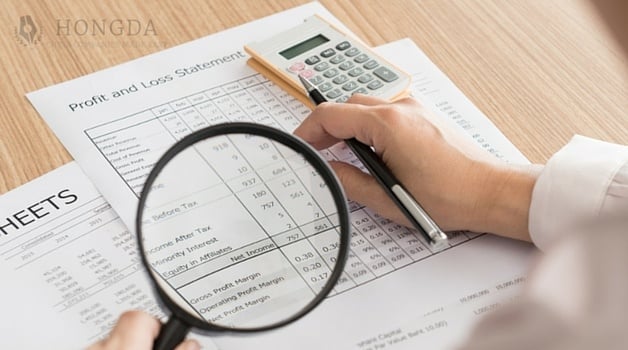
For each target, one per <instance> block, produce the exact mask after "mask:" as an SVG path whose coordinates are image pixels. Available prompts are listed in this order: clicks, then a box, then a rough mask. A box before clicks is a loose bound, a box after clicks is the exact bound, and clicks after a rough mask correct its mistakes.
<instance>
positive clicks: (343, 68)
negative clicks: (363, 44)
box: [338, 61, 354, 70]
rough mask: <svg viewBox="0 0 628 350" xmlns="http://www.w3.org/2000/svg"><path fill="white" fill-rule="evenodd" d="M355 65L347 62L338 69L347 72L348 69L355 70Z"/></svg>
mask: <svg viewBox="0 0 628 350" xmlns="http://www.w3.org/2000/svg"><path fill="white" fill-rule="evenodd" d="M353 66H354V64H353V62H351V61H347V62H343V63H342V64H341V65H339V66H338V68H340V69H342V70H347V69H351V68H353Z"/></svg>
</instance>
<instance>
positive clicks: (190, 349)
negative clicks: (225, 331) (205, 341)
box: [174, 339, 201, 350]
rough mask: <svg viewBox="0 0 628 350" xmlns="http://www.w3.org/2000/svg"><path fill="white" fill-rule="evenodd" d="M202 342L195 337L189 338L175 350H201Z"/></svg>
mask: <svg viewBox="0 0 628 350" xmlns="http://www.w3.org/2000/svg"><path fill="white" fill-rule="evenodd" d="M200 349H201V344H199V343H198V342H197V341H196V340H194V339H188V340H186V341H184V342H183V343H181V344H179V345H178V346H177V347H176V348H175V349H174V350H200Z"/></svg>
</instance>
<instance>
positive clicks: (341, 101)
mask: <svg viewBox="0 0 628 350" xmlns="http://www.w3.org/2000/svg"><path fill="white" fill-rule="evenodd" d="M348 99H349V96H347V95H345V96H342V97H341V98H339V99H337V100H336V102H338V103H343V102H347V100H348Z"/></svg>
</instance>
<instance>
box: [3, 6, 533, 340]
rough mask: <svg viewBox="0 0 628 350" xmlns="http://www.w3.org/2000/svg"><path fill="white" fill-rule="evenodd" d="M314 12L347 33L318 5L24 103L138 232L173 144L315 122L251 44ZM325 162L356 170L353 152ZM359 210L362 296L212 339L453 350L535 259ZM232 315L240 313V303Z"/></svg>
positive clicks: (490, 142) (428, 70)
mask: <svg viewBox="0 0 628 350" xmlns="http://www.w3.org/2000/svg"><path fill="white" fill-rule="evenodd" d="M313 14H319V15H321V16H322V17H324V18H326V19H328V20H329V21H331V22H332V23H336V24H337V25H339V26H341V27H342V25H341V24H340V23H338V22H337V20H336V19H334V18H333V16H331V14H330V13H329V12H328V11H327V10H325V9H324V8H323V7H322V6H320V5H319V4H317V3H313V4H308V5H304V6H301V7H298V8H295V9H292V10H289V11H286V12H282V13H279V14H276V15H273V16H270V17H267V18H264V19H261V20H258V21H254V22H251V23H249V24H246V25H243V26H240V27H236V28H234V29H231V30H228V31H225V32H222V33H218V34H215V35H211V36H208V37H205V38H201V39H198V40H195V41H192V42H189V43H186V44H184V45H180V46H178V47H174V48H171V49H168V50H165V51H162V52H159V53H156V54H153V55H149V56H146V57H143V58H140V59H137V60H134V61H131V62H128V63H125V64H122V65H119V66H116V67H112V68H109V69H106V70H103V71H100V72H96V73H93V74H90V75H87V76H85V77H82V78H78V79H75V80H72V81H68V82H65V83H62V84H59V85H55V86H51V87H48V88H45V89H42V90H39V91H36V92H33V93H30V94H29V95H28V98H29V99H30V101H31V102H32V104H33V105H34V106H35V108H36V109H37V110H38V112H39V113H40V114H41V115H42V117H43V118H44V119H45V120H46V121H47V122H48V123H49V125H50V126H51V127H52V129H53V130H54V132H55V133H56V134H57V135H58V137H59V138H60V139H61V141H62V142H63V143H64V145H65V146H66V147H67V149H68V150H69V152H70V153H71V154H72V155H73V156H74V158H75V159H76V161H77V162H78V164H79V165H80V166H81V168H82V169H83V170H84V171H85V173H86V174H87V176H88V177H89V178H90V179H91V180H92V181H93V182H94V184H95V186H96V187H97V188H98V190H99V191H100V192H101V193H102V195H103V196H104V198H106V200H107V201H108V203H110V204H111V206H112V207H113V209H115V210H116V212H117V213H118V214H119V215H120V218H121V219H122V221H123V222H124V223H125V224H126V225H127V227H128V230H129V231H130V232H133V231H134V227H133V225H134V219H135V217H134V216H135V212H136V205H137V201H138V197H139V195H140V193H141V190H142V186H143V183H144V180H145V178H146V176H147V175H148V173H149V172H150V170H151V168H152V165H153V164H154V163H155V162H156V161H157V159H159V157H160V156H161V155H162V154H163V152H164V151H165V150H166V149H167V148H168V147H169V146H171V145H172V144H174V142H176V141H177V140H179V139H181V138H182V137H184V136H185V135H188V134H189V133H191V132H193V131H195V130H198V129H200V128H204V127H207V126H210V125H213V124H217V123H222V122H228V121H249V122H256V123H262V124H267V125H271V126H274V127H277V128H280V129H282V130H285V131H288V132H291V131H292V130H294V128H295V127H296V126H297V125H298V124H299V123H300V122H301V121H302V120H303V119H304V118H305V117H306V116H307V115H308V114H309V110H308V108H307V107H305V106H304V105H303V104H301V103H300V102H299V101H297V100H296V99H294V98H293V97H292V96H290V95H289V94H287V93H286V92H284V91H282V90H281V88H279V87H278V86H277V85H275V84H273V83H272V82H271V81H268V80H267V79H266V78H264V77H263V76H262V75H260V74H258V73H257V72H255V71H254V70H252V69H251V68H250V67H249V66H247V65H246V60H247V58H248V57H247V56H246V54H245V53H244V52H243V51H242V46H243V45H244V44H246V43H247V42H250V41H255V40H259V39H263V38H265V37H267V36H270V35H272V34H273V33H276V32H280V31H282V30H285V29H286V28H288V27H291V26H294V25H297V24H298V23H300V22H301V21H302V20H303V19H305V18H306V17H309V16H311V15H313ZM378 50H379V52H380V53H381V54H382V55H384V56H385V57H387V58H388V59H389V60H390V61H392V62H393V63H395V64H397V65H398V66H399V67H401V68H402V69H404V70H406V71H407V72H409V73H410V74H411V75H412V76H413V85H412V92H413V94H414V96H415V97H417V98H418V99H420V100H421V101H422V102H423V103H424V104H426V105H428V106H429V107H431V108H432V109H433V110H434V111H435V112H437V113H438V114H439V115H441V117H443V118H444V119H445V120H447V121H449V122H450V123H452V124H454V125H456V126H457V127H459V128H461V130H462V131H463V132H465V133H466V134H467V135H468V136H469V137H470V138H471V139H473V140H475V141H476V142H477V143H478V144H479V145H480V146H481V147H483V148H485V149H486V150H487V151H489V152H491V153H493V154H494V155H495V156H496V157H500V158H503V159H505V160H508V161H511V162H527V160H526V159H525V157H523V156H522V155H521V153H520V152H518V151H517V150H516V148H515V147H514V146H513V145H512V144H511V143H510V142H509V141H508V140H507V139H506V138H505V137H504V136H503V135H502V134H501V133H500V132H499V130H497V129H496V128H495V126H494V125H493V124H492V123H491V122H490V121H489V120H488V119H487V118H486V117H485V116H484V115H483V114H482V113H481V112H480V111H479V110H478V109H477V108H475V107H474V106H473V104H472V103H471V102H470V101H468V100H467V99H466V97H465V96H464V95H463V94H462V93H461V92H460V91H459V90H458V89H457V88H456V87H455V86H454V85H453V84H452V83H451V82H450V81H449V80H448V79H447V77H446V76H445V75H444V74H443V73H442V72H440V71H439V70H438V68H437V67H436V66H435V65H434V64H433V63H432V62H431V61H430V60H429V59H428V58H427V57H426V56H425V55H424V54H423V53H422V52H421V51H420V50H419V49H418V48H417V47H416V46H415V45H414V44H413V43H412V42H411V41H409V40H403V41H399V42H396V43H392V44H389V45H385V46H383V47H381V48H379V49H378ZM323 155H324V156H325V157H326V158H328V159H338V160H345V161H350V162H356V160H355V157H354V156H353V155H352V154H351V152H350V151H349V150H348V149H347V148H346V147H344V146H343V145H337V146H334V147H332V148H330V149H328V150H325V151H323ZM356 164H357V163H356ZM61 195H62V196H66V197H67V196H68V194H67V193H63V194H61ZM66 200H67V199H66ZM350 209H351V222H352V225H353V227H352V237H351V254H350V260H349V262H348V265H347V268H346V270H345V272H346V273H347V275H348V276H349V277H350V278H351V279H352V280H353V282H354V286H353V287H352V288H350V289H347V290H345V291H343V292H341V293H336V294H334V295H333V296H330V297H329V298H327V299H326V300H325V301H324V302H323V303H322V304H321V305H320V306H319V307H318V308H316V309H315V310H314V311H313V312H312V313H310V314H308V315H307V316H306V317H304V318H302V319H300V320H299V321H297V322H295V323H293V324H291V325H289V326H286V327H283V328H281V329H278V330H275V331H268V332H264V333H260V334H255V335H247V336H242V335H237V334H224V335H223V334H216V335H215V336H213V337H212V340H213V341H214V342H215V343H216V344H217V345H218V347H219V348H222V349H239V348H241V349H250V348H252V347H253V346H255V347H260V346H261V347H262V348H264V347H269V348H271V347H272V348H286V349H288V348H300V349H319V348H321V347H326V348H329V347H331V348H338V349H346V348H349V349H384V348H391V349H406V348H407V349H410V348H416V347H417V346H426V347H427V348H445V347H448V346H452V345H454V344H456V343H457V342H460V341H462V340H463V339H464V337H465V335H466V334H467V333H468V332H469V330H470V327H471V325H472V324H473V322H474V320H475V319H477V318H478V317H481V316H482V315H483V314H485V313H487V312H490V311H491V310H493V309H494V308H496V307H498V306H499V305H500V304H502V303H504V302H507V301H508V300H510V299H512V298H513V297H515V296H516V295H517V292H518V291H519V288H520V286H521V284H522V282H523V281H524V280H525V277H524V274H525V270H526V268H527V262H528V260H529V257H530V255H531V254H532V253H533V249H532V248H531V246H530V245H528V244H524V243H521V242H515V241H512V240H507V239H501V238H498V237H495V236H491V235H482V234H477V233H469V232H456V233H453V234H452V239H451V241H450V247H449V248H448V249H446V250H444V251H441V252H434V251H432V250H431V249H430V246H429V245H428V244H427V243H426V242H425V241H424V240H423V239H422V238H421V237H419V236H418V235H416V234H415V233H414V232H413V231H410V230H408V229H407V228H405V227H402V226H399V225H396V224H394V223H392V222H390V221H388V220H386V219H383V218H381V217H380V216H378V215H377V214H376V213H374V212H372V211H371V210H370V209H368V208H364V207H361V206H359V205H357V204H355V203H351V205H350ZM2 214H3V215H4V214H5V213H2ZM9 214H10V213H9ZM85 244H87V245H88V244H89V242H86V243H85ZM86 249H89V245H88V246H86ZM496 262H499V263H496ZM232 306H233V307H234V308H237V307H239V306H240V305H238V304H237V301H234V304H233V305H232ZM129 307H134V305H129ZM51 317H52V316H51Z"/></svg>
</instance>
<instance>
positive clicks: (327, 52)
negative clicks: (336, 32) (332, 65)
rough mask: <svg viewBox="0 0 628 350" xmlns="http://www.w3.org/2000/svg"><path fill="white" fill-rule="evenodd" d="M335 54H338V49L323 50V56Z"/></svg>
mask: <svg viewBox="0 0 628 350" xmlns="http://www.w3.org/2000/svg"><path fill="white" fill-rule="evenodd" d="M335 54H336V51H334V49H327V50H324V51H323V52H321V56H323V57H325V58H327V57H331V56H333V55H335Z"/></svg>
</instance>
